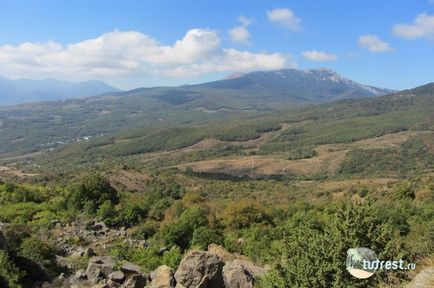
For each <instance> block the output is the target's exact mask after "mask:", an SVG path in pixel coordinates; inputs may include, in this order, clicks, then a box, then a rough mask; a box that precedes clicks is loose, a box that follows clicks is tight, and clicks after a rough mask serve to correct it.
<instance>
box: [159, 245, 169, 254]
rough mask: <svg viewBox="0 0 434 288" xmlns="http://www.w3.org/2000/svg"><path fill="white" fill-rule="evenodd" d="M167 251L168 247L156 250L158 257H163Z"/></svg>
mask: <svg viewBox="0 0 434 288" xmlns="http://www.w3.org/2000/svg"><path fill="white" fill-rule="evenodd" d="M166 251H169V248H168V247H162V248H160V249H159V250H158V255H163V254H164V252H166Z"/></svg>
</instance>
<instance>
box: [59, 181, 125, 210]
mask: <svg viewBox="0 0 434 288" xmlns="http://www.w3.org/2000/svg"><path fill="white" fill-rule="evenodd" d="M107 200H109V201H111V202H112V203H114V204H117V203H119V196H118V193H117V191H116V190H115V189H114V188H113V187H112V186H111V185H110V183H109V181H108V180H107V179H105V178H103V177H102V176H100V175H90V176H88V177H86V178H85V179H84V180H83V181H82V182H81V183H80V184H79V185H77V186H75V187H73V188H72V191H71V193H70V195H69V199H68V203H69V206H70V207H72V208H74V209H76V210H78V211H83V208H84V206H85V205H86V204H88V205H89V206H90V205H93V207H94V209H93V210H94V211H95V210H96V208H97V207H99V206H100V205H102V204H103V203H104V202H105V201H107ZM89 203H92V204H89ZM89 210H90V209H89Z"/></svg>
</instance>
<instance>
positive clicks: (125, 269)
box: [121, 262, 142, 274]
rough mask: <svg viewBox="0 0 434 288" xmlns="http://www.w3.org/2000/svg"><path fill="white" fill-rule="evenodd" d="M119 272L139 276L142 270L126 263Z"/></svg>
mask: <svg viewBox="0 0 434 288" xmlns="http://www.w3.org/2000/svg"><path fill="white" fill-rule="evenodd" d="M121 271H122V272H124V273H126V274H140V273H142V269H141V268H140V266H137V265H136V264H133V263H130V262H127V263H124V264H123V265H122V267H121Z"/></svg>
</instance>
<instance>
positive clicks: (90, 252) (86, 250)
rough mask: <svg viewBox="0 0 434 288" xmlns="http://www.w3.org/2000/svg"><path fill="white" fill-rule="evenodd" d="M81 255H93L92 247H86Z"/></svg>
mask: <svg viewBox="0 0 434 288" xmlns="http://www.w3.org/2000/svg"><path fill="white" fill-rule="evenodd" d="M83 256H86V257H92V256H95V252H94V251H93V249H92V248H91V247H87V248H86V249H85V250H84V252H83Z"/></svg>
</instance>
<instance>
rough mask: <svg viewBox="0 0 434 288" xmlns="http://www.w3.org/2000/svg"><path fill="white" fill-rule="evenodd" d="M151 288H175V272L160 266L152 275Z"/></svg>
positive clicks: (167, 267)
mask: <svg viewBox="0 0 434 288" xmlns="http://www.w3.org/2000/svg"><path fill="white" fill-rule="evenodd" d="M147 287H149V288H172V287H175V278H174V275H173V270H172V268H170V267H169V266H166V265H163V266H159V267H158V268H157V269H155V270H154V271H153V272H152V273H151V284H150V285H148V286H147Z"/></svg>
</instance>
